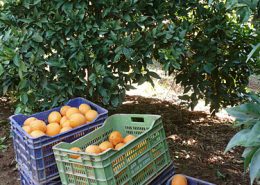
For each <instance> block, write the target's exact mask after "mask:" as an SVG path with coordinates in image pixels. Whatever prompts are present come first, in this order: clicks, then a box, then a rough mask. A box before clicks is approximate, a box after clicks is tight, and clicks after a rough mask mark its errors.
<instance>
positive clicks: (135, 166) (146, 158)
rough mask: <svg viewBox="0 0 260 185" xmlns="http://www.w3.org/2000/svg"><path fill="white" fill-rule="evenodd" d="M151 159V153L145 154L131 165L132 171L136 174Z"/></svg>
mask: <svg viewBox="0 0 260 185" xmlns="http://www.w3.org/2000/svg"><path fill="white" fill-rule="evenodd" d="M150 161H151V158H150V155H149V153H147V154H145V155H143V156H142V157H141V158H140V159H138V160H137V161H135V162H134V163H132V164H131V165H130V170H131V173H132V174H134V173H135V172H137V171H138V170H140V169H141V168H142V167H144V166H146V165H147V164H148V163H149V162H150Z"/></svg>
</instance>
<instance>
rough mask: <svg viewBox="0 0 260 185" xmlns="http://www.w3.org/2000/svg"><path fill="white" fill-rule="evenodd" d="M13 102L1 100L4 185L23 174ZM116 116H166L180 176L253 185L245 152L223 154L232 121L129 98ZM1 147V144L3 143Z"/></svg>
mask: <svg viewBox="0 0 260 185" xmlns="http://www.w3.org/2000/svg"><path fill="white" fill-rule="evenodd" d="M10 107H11V106H10V103H9V101H4V100H2V99H1V98H0V109H1V113H0V120H4V121H2V122H0V123H1V125H0V128H1V130H0V138H2V137H7V139H6V140H5V142H4V143H5V144H6V145H7V150H5V151H2V152H1V151H0V179H1V180H0V185H11V184H12V185H18V184H19V181H18V179H19V173H18V171H17V168H16V164H15V162H14V159H15V157H14V152H13V147H12V141H11V138H10V137H9V129H10V128H9V124H7V118H8V116H10V115H11V112H12V111H11V110H10ZM115 113H139V114H159V115H161V116H162V119H163V123H164V128H165V131H166V135H167V137H168V144H169V148H170V153H171V157H172V160H173V162H174V165H175V167H176V172H177V173H183V174H186V175H189V176H193V177H196V178H199V179H203V180H206V181H209V182H212V183H216V184H219V185H246V184H249V176H248V174H244V171H243V161H242V160H241V153H242V149H236V150H233V151H232V152H229V153H227V154H223V151H224V149H225V146H226V145H227V143H228V141H229V140H230V138H231V137H232V136H233V135H234V134H235V133H236V130H235V129H234V128H233V127H232V124H231V123H229V120H220V119H218V118H212V117H210V116H209V115H208V114H206V113H204V112H194V111H188V110H186V109H184V108H183V107H180V106H178V105H175V104H173V103H170V102H168V101H162V100H159V99H152V98H144V97H141V96H128V97H127V98H126V101H125V102H124V103H123V105H121V106H120V107H118V108H117V109H114V110H110V114H115ZM0 145H1V143H0Z"/></svg>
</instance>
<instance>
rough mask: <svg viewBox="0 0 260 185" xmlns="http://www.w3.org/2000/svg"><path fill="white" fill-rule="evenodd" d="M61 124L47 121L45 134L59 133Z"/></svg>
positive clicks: (53, 134)
mask: <svg viewBox="0 0 260 185" xmlns="http://www.w3.org/2000/svg"><path fill="white" fill-rule="evenodd" d="M60 130H61V126H60V125H59V124H58V123H49V124H48V125H47V130H46V134H47V135H48V136H55V135H57V134H59V133H60Z"/></svg>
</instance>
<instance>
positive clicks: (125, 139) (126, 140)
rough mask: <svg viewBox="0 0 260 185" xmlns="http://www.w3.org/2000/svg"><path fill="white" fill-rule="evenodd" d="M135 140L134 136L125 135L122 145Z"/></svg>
mask: <svg viewBox="0 0 260 185" xmlns="http://www.w3.org/2000/svg"><path fill="white" fill-rule="evenodd" d="M134 139H135V136H133V135H127V136H126V137H125V138H124V143H129V142H130V141H132V140H134Z"/></svg>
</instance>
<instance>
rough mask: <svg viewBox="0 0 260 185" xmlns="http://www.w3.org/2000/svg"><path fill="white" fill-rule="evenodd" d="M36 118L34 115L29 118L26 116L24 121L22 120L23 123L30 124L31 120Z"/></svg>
mask: <svg viewBox="0 0 260 185" xmlns="http://www.w3.org/2000/svg"><path fill="white" fill-rule="evenodd" d="M35 120H37V118H35V117H30V118H27V119H26V120H25V121H24V122H23V125H30V123H31V122H33V121H35Z"/></svg>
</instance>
